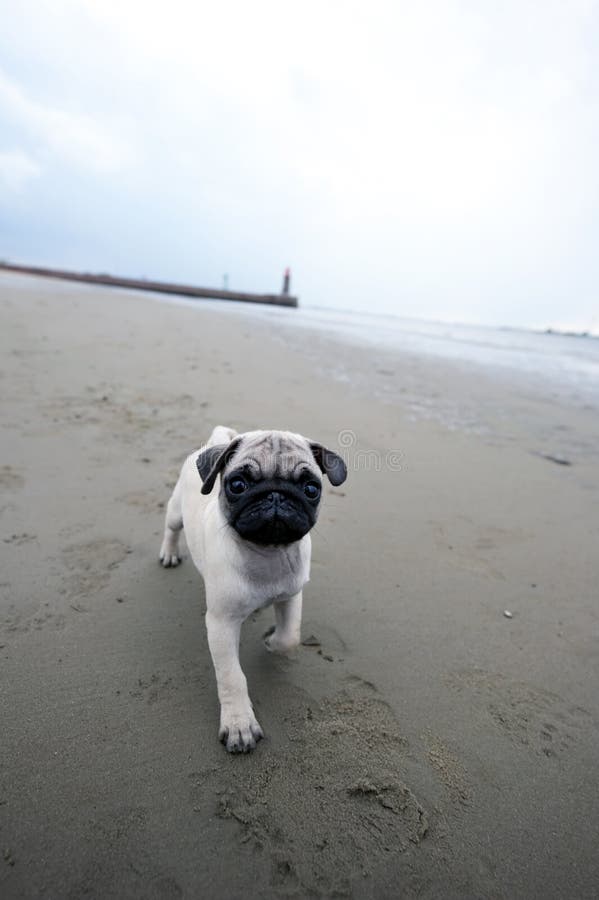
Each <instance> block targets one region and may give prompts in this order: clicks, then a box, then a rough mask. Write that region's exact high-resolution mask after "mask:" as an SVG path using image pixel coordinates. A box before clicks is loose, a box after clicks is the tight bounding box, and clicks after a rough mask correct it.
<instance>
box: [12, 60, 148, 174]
mask: <svg viewBox="0 0 599 900" xmlns="http://www.w3.org/2000/svg"><path fill="white" fill-rule="evenodd" d="M0 110H2V112H3V114H4V116H5V117H7V118H8V119H10V120H12V122H13V123H14V124H16V125H18V126H20V127H21V128H22V129H23V130H24V131H25V132H26V133H27V134H28V136H29V138H30V139H33V141H34V143H35V144H36V145H37V149H38V151H39V150H41V151H45V152H49V153H50V154H52V155H53V156H55V157H58V158H59V159H60V160H61V161H64V162H67V163H71V164H74V165H76V166H79V167H81V168H84V169H90V170H92V171H94V172H98V173H111V172H115V171H119V170H120V169H123V168H125V167H127V166H129V165H130V164H131V162H132V157H133V154H132V149H131V147H130V146H129V144H128V143H127V142H126V141H125V140H123V139H122V138H121V137H120V136H119V135H118V134H115V133H114V131H113V130H112V129H111V128H110V127H109V126H103V124H102V123H100V122H99V121H98V120H97V119H92V118H91V117H89V116H84V115H80V114H77V113H72V112H67V111H65V110H64V109H60V108H58V107H56V106H53V105H50V104H45V103H41V102H37V101H36V100H34V99H32V98H31V97H30V96H28V95H27V93H26V92H25V91H24V90H23V88H22V87H21V86H20V85H19V84H17V83H16V82H15V81H14V80H12V79H11V78H9V76H8V75H6V74H5V73H4V72H2V70H0Z"/></svg>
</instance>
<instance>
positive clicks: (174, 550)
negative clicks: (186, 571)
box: [158, 537, 181, 569]
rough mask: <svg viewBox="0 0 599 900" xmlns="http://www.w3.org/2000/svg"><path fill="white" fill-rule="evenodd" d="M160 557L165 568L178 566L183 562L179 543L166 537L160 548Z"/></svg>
mask: <svg viewBox="0 0 599 900" xmlns="http://www.w3.org/2000/svg"><path fill="white" fill-rule="evenodd" d="M158 559H159V560H160V563H161V565H163V566H164V568H165V569H173V568H174V567H175V566H178V565H179V563H180V562H181V557H180V556H179V547H178V545H177V544H176V543H175V542H174V541H172V540H169V539H168V538H167V537H165V539H164V540H163V542H162V547H161V548H160V554H159V556H158Z"/></svg>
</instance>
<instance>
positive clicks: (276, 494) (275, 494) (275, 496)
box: [268, 491, 283, 506]
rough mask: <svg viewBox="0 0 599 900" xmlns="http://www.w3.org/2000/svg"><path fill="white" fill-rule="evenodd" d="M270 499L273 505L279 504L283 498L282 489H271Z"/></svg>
mask: <svg viewBox="0 0 599 900" xmlns="http://www.w3.org/2000/svg"><path fill="white" fill-rule="evenodd" d="M268 499H269V500H270V502H271V503H272V505H273V506H279V504H280V503H281V500H282V499H283V495H282V494H281V492H280V491H271V492H270V494H269V495H268Z"/></svg>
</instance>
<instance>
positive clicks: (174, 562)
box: [160, 482, 183, 569]
mask: <svg viewBox="0 0 599 900" xmlns="http://www.w3.org/2000/svg"><path fill="white" fill-rule="evenodd" d="M182 528H183V514H182V512H181V486H180V482H177V484H176V485H175V490H174V491H173V493H172V494H171V498H170V500H169V501H168V504H167V507H166V520H165V523H164V538H163V540H162V546H161V548H160V562H161V563H162V565H163V566H164V568H165V569H168V568H170V567H171V566H178V565H179V563H180V562H181V556H180V554H179V537H180V536H181V529H182Z"/></svg>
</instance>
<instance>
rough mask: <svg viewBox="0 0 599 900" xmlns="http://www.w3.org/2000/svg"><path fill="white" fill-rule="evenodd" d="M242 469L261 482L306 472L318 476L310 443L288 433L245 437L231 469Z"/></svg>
mask: <svg viewBox="0 0 599 900" xmlns="http://www.w3.org/2000/svg"><path fill="white" fill-rule="evenodd" d="M240 465H243V466H247V467H248V469H249V470H250V472H252V474H255V476H256V477H258V478H274V477H275V476H277V477H279V478H291V477H293V476H294V475H298V474H299V472H300V471H301V470H302V469H306V468H307V469H309V470H310V471H311V472H318V466H317V465H316V463H315V461H314V456H313V455H312V451H311V450H310V446H309V444H308V442H307V440H306V439H305V438H303V437H301V435H299V434H292V433H291V432H288V431H265V432H261V431H258V432H247V433H246V434H244V435H243V437H242V439H241V443H240V445H239V447H238V448H237V450H236V452H235V453H234V455H233V457H232V459H231V462H230V463H229V466H228V468H231V469H234V468H236V467H237V466H240Z"/></svg>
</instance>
